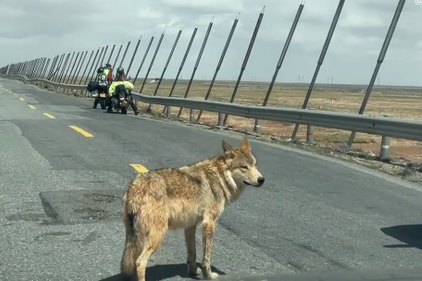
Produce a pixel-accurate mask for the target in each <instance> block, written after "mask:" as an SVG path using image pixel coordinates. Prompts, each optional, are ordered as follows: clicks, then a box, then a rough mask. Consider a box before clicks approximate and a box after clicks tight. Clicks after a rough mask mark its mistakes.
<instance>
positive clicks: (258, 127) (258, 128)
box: [253, 119, 261, 134]
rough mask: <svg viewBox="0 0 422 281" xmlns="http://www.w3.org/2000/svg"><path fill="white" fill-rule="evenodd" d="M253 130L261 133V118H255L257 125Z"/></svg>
mask: <svg viewBox="0 0 422 281" xmlns="http://www.w3.org/2000/svg"><path fill="white" fill-rule="evenodd" d="M253 130H254V132H255V133H257V134H261V122H260V120H259V119H255V125H254V127H253Z"/></svg>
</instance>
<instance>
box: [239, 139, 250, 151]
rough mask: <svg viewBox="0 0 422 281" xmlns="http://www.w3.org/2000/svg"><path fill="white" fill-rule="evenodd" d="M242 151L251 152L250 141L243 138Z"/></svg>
mask: <svg viewBox="0 0 422 281" xmlns="http://www.w3.org/2000/svg"><path fill="white" fill-rule="evenodd" d="M240 149H241V150H243V151H246V152H249V151H251V146H250V145H249V140H248V138H247V137H244V138H243V140H242V144H241V145H240Z"/></svg>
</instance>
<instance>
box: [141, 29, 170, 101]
mask: <svg viewBox="0 0 422 281" xmlns="http://www.w3.org/2000/svg"><path fill="white" fill-rule="evenodd" d="M164 34H165V30H164V31H163V33H161V36H160V39H159V40H158V43H157V46H156V47H155V52H154V54H153V55H152V59H151V62H150V64H149V67H148V70H147V73H146V74H145V77H144V81H143V82H142V86H141V88H140V89H139V92H140V93H142V90H143V89H144V86H145V83H146V81H147V79H148V75H149V73H150V71H151V69H152V66H153V65H154V61H155V57H156V56H157V53H158V50H159V49H160V46H161V42H163V38H164Z"/></svg>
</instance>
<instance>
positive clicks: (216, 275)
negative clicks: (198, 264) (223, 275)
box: [202, 272, 218, 280]
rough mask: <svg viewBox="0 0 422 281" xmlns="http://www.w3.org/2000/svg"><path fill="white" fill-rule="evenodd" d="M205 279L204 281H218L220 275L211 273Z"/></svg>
mask: <svg viewBox="0 0 422 281" xmlns="http://www.w3.org/2000/svg"><path fill="white" fill-rule="evenodd" d="M203 276H204V277H203V278H202V279H204V280H212V279H217V278H218V273H216V272H210V273H209V274H204V275H203Z"/></svg>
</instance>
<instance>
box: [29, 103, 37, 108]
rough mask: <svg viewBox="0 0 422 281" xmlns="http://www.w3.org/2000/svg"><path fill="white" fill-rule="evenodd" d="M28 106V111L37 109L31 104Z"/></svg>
mask: <svg viewBox="0 0 422 281" xmlns="http://www.w3.org/2000/svg"><path fill="white" fill-rule="evenodd" d="M28 106H29V108H30V109H37V108H36V107H35V106H33V105H31V104H28Z"/></svg>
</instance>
